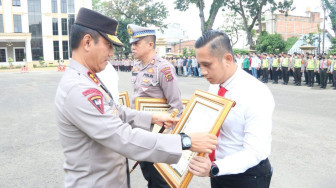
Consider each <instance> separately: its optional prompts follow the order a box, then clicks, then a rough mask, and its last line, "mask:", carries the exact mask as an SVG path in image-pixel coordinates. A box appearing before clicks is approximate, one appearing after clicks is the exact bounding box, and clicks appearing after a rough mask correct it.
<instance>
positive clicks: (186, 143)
mask: <svg viewBox="0 0 336 188" xmlns="http://www.w3.org/2000/svg"><path fill="white" fill-rule="evenodd" d="M183 145H184V146H185V147H191V140H190V138H189V137H184V138H183Z"/></svg>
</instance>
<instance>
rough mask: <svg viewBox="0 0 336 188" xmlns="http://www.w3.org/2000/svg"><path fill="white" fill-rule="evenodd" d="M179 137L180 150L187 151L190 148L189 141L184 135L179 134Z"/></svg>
mask: <svg viewBox="0 0 336 188" xmlns="http://www.w3.org/2000/svg"><path fill="white" fill-rule="evenodd" d="M180 135H181V143H182V150H188V149H190V148H191V139H190V137H189V136H188V135H186V134H185V133H180Z"/></svg>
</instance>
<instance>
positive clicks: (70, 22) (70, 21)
mask: <svg viewBox="0 0 336 188" xmlns="http://www.w3.org/2000/svg"><path fill="white" fill-rule="evenodd" d="M74 23H75V15H74V14H69V15H68V25H69V35H71V27H72V26H73V24H74ZM69 52H70V57H72V49H71V46H69Z"/></svg>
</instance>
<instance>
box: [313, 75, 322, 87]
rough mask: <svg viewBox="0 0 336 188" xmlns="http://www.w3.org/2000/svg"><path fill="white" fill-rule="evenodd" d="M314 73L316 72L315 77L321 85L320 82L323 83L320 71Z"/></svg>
mask: <svg viewBox="0 0 336 188" xmlns="http://www.w3.org/2000/svg"><path fill="white" fill-rule="evenodd" d="M314 74H315V77H316V83H317V84H318V85H320V84H321V80H320V73H318V72H315V73H314Z"/></svg>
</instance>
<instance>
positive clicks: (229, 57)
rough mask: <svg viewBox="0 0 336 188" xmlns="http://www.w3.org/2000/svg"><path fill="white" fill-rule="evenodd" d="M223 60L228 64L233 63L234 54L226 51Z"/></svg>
mask: <svg viewBox="0 0 336 188" xmlns="http://www.w3.org/2000/svg"><path fill="white" fill-rule="evenodd" d="M223 62H225V63H226V64H231V63H233V56H232V55H231V54H230V53H225V54H224V55H223Z"/></svg>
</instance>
